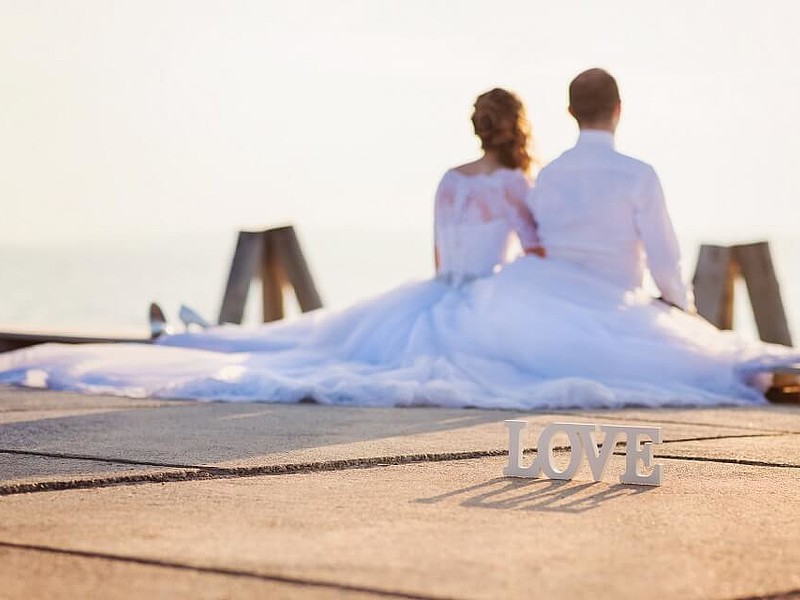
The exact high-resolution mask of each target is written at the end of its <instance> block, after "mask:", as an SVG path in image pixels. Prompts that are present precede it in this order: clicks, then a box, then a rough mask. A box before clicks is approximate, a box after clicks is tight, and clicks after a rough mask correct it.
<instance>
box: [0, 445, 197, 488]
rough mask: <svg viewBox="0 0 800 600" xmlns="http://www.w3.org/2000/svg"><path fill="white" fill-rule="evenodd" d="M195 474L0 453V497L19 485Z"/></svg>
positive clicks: (157, 477)
mask: <svg viewBox="0 0 800 600" xmlns="http://www.w3.org/2000/svg"><path fill="white" fill-rule="evenodd" d="M196 471H197V469H178V468H169V467H160V466H159V467H156V466H150V467H147V466H143V465H131V464H122V463H111V462H107V461H94V460H80V459H70V458H57V457H50V456H24V455H23V456H20V455H14V454H8V453H3V452H0V495H3V494H5V493H10V492H13V491H14V490H15V488H16V487H18V486H26V487H29V486H30V485H33V484H36V485H40V484H45V483H52V482H63V483H75V482H92V481H94V482H96V481H99V480H104V479H108V478H111V477H114V478H125V479H127V480H134V479H141V480H148V479H149V480H150V481H155V480H156V479H165V478H167V477H166V476H167V475H168V474H173V475H174V474H178V473H186V472H189V473H192V472H196ZM56 487H57V486H56Z"/></svg>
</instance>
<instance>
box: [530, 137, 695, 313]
mask: <svg viewBox="0 0 800 600" xmlns="http://www.w3.org/2000/svg"><path fill="white" fill-rule="evenodd" d="M528 204H529V206H530V208H531V211H532V212H533V215H534V218H535V219H536V221H537V222H538V225H539V238H540V240H541V243H542V245H543V246H544V247H545V249H546V251H547V256H548V257H552V258H556V259H561V260H565V261H569V262H571V263H576V264H579V265H581V266H583V267H584V268H586V269H588V270H589V271H591V272H593V273H595V274H597V275H599V276H601V277H603V278H604V279H606V280H607V281H611V282H613V283H615V284H617V285H621V286H624V287H625V288H626V289H635V288H638V287H641V285H642V282H643V277H644V270H645V266H647V268H649V269H650V273H651V275H652V277H653V280H654V281H655V283H656V285H657V286H658V289H659V290H660V291H661V294H662V295H663V297H664V299H665V300H668V301H669V302H672V303H673V304H676V305H677V306H679V307H681V308H683V309H690V308H694V298H693V295H692V291H691V288H690V287H689V286H688V285H686V283H685V282H684V281H683V279H682V277H681V272H680V249H679V247H678V241H677V239H676V237H675V231H674V229H673V227H672V222H671V221H670V218H669V214H668V213H667V208H666V204H665V201H664V193H663V191H662V190H661V183H660V182H659V180H658V176H657V175H656V172H655V170H654V169H653V167H651V166H650V165H648V164H646V163H644V162H642V161H639V160H636V159H635V158H631V157H629V156H625V155H624V154H620V153H619V152H617V151H616V150H615V149H614V136H613V135H612V134H611V133H609V132H606V131H600V130H583V131H581V133H580V136H579V137H578V142H577V144H576V145H575V147H574V148H571V149H569V150H567V151H566V152H564V153H563V154H562V155H561V156H559V157H558V158H557V159H556V160H554V161H553V162H551V163H550V164H549V165H547V166H546V167H545V168H544V169H542V171H541V173H539V176H538V177H537V179H536V186H535V187H534V189H533V190H532V191H531V193H530V195H529V197H528Z"/></svg>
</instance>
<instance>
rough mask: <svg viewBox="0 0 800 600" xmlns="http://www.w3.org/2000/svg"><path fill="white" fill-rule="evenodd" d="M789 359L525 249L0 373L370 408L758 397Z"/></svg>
mask: <svg viewBox="0 0 800 600" xmlns="http://www.w3.org/2000/svg"><path fill="white" fill-rule="evenodd" d="M798 361H800V352H798V351H797V350H795V349H792V348H786V347H783V346H777V345H771V344H764V343H752V342H746V341H744V340H743V339H742V338H740V337H739V336H738V335H736V334H735V333H733V332H720V331H718V330H717V329H716V328H714V327H713V326H711V325H709V324H708V323H707V322H706V321H704V320H703V319H702V318H700V317H696V316H691V315H687V314H685V313H682V312H681V311H678V310H676V309H672V308H669V307H667V306H666V305H663V304H661V303H658V302H655V301H653V300H652V298H650V297H648V296H646V295H645V294H644V293H642V292H631V291H626V290H621V289H619V288H616V287H614V286H611V285H609V284H607V283H605V282H603V281H600V280H598V279H596V278H594V277H592V276H590V275H589V274H587V273H585V272H583V271H581V270H580V269H578V268H576V267H573V266H571V265H568V264H563V263H559V262H557V261H554V260H549V259H548V260H542V259H539V258H537V257H528V258H524V259H520V260H518V261H516V262H515V263H513V264H511V265H509V266H507V267H506V268H505V269H504V270H503V271H501V272H500V273H498V274H496V275H493V276H491V277H486V278H482V279H476V280H474V281H471V282H468V283H463V284H461V285H451V284H448V283H446V282H443V281H440V280H435V279H434V280H429V281H422V282H416V283H410V284H407V285H404V286H401V287H399V288H396V289H394V290H392V291H390V292H388V293H386V294H383V295H381V296H378V297H376V298H373V299H370V300H368V301H365V302H362V303H360V304H357V305H355V306H352V307H350V308H348V309H346V310H343V311H337V312H326V311H317V312H315V313H311V314H308V315H304V316H303V317H301V318H299V319H297V320H295V321H292V322H285V323H276V324H268V325H263V326H259V327H249V328H248V327H239V326H221V327H216V328H212V329H209V330H206V331H203V332H199V333H188V334H183V335H176V336H171V337H167V338H164V339H162V340H160V342H159V343H158V344H155V345H147V344H102V345H99V344H98V345H82V346H65V345H57V344H48V345H43V346H38V347H33V348H29V349H24V350H19V351H15V352H10V353H5V354H0V383H7V384H15V385H25V386H32V387H48V388H52V389H61V390H73V391H79V392H86V393H107V394H109V393H110V394H119V395H127V396H136V397H155V398H181V399H184V398H194V399H204V400H227V401H235V400H260V401H267V402H298V401H301V400H313V401H316V402H321V403H330V404H347V405H370V406H398V405H438V406H453V407H456V406H474V407H482V408H519V409H540V408H576V407H586V408H590V407H591V408H596V407H620V406H699V405H719V404H753V403H761V402H764V398H763V395H762V393H761V388H760V386H761V384H762V383H763V380H764V376H765V374H768V372H769V370H770V369H771V368H773V367H775V366H778V365H784V364H791V363H795V362H798Z"/></svg>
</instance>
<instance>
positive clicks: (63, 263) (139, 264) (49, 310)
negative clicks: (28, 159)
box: [0, 231, 800, 341]
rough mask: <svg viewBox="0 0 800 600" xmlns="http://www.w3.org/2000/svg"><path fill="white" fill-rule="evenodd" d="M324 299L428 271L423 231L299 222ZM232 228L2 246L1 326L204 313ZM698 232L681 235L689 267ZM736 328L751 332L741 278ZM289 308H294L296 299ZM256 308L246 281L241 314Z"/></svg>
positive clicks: (799, 259) (789, 275)
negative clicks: (327, 227) (309, 227)
mask: <svg viewBox="0 0 800 600" xmlns="http://www.w3.org/2000/svg"><path fill="white" fill-rule="evenodd" d="M300 235H301V243H302V244H303V247H304V250H305V252H306V256H307V258H308V260H309V263H310V266H311V269H312V272H313V274H314V277H315V279H316V281H317V285H318V287H319V290H320V293H321V295H322V296H323V301H324V302H325V304H326V306H332V307H341V306H346V305H348V304H350V303H352V302H355V301H357V300H359V299H362V298H365V297H369V296H371V295H373V294H377V293H380V292H381V291H383V290H386V289H389V288H391V287H393V286H395V285H398V284H400V283H402V282H404V281H407V280H409V279H420V278H425V277H428V276H429V275H430V274H431V272H432V265H431V263H432V258H431V249H430V243H431V242H430V236H429V234H428V233H427V232H412V233H409V232H397V231H380V232H363V231H349V232H344V231H338V232H330V231H324V232H305V233H304V232H302V231H301V232H300ZM770 243H771V246H772V253H773V260H774V262H775V265H776V269H777V271H778V276H779V280H780V282H781V288H782V293H783V301H784V305H785V307H786V310H787V315H788V318H789V325H790V329H791V331H792V334H793V336H794V339H795V341H797V339H798V338H797V336H798V335H800V278H799V277H798V276H799V275H800V238H793V239H785V238H784V239H774V240H771V241H770ZM234 245H235V235H234V234H230V235H206V236H203V237H199V236H195V237H181V238H173V239H164V238H154V239H150V240H147V241H146V242H116V243H78V244H61V245H53V246H50V247H35V248H25V247H3V246H0V328H2V327H9V326H12V327H14V328H37V329H68V330H74V329H77V330H85V331H99V332H102V331H115V332H117V331H125V332H129V333H141V334H144V333H145V332H146V330H147V328H146V315H147V307H148V305H149V303H150V302H151V301H153V300H156V301H158V302H159V303H160V304H161V305H162V307H163V308H164V310H165V312H167V314H168V316H169V317H170V318H171V319H175V318H176V317H174V316H173V315H176V314H177V310H178V307H179V305H180V304H181V303H182V302H183V303H186V304H188V305H190V306H192V307H193V308H195V309H196V310H198V311H199V312H200V313H201V314H203V315H206V316H207V317H208V318H209V319H211V320H216V317H217V315H218V313H219V307H220V302H221V300H222V292H223V290H224V287H225V282H226V279H227V274H228V268H229V264H230V260H231V257H232V254H233V249H234ZM697 247H698V242H697V241H696V240H683V241H682V248H683V252H684V255H685V263H686V268H687V271H688V272H691V271H692V270H693V268H694V263H695V259H696V256H697ZM737 296H738V297H737V305H736V317H735V318H736V328H737V329H739V330H740V331H742V333H744V334H745V335H748V336H749V337H755V328H754V325H753V321H752V317H751V315H750V312H749V306H748V305H747V298H746V291H745V290H744V289H743V286H740V287H739V288H738V290H737ZM290 308H291V309H292V310H294V311H296V308H294V307H291V306H290ZM259 317H260V312H259V304H258V289H257V287H254V288H253V290H252V292H251V295H250V302H249V304H248V308H247V311H246V316H245V322H257V320H258V318H259Z"/></svg>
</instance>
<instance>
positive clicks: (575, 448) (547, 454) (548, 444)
mask: <svg viewBox="0 0 800 600" xmlns="http://www.w3.org/2000/svg"><path fill="white" fill-rule="evenodd" d="M559 431H563V432H564V433H566V434H567V437H568V438H569V445H570V459H569V464H568V465H567V467H566V468H565V469H564V470H563V471H559V470H557V469H556V468H555V466H554V465H553V461H554V459H555V457H554V456H553V437H554V436H555V434H556V433H558V432H559ZM537 459H539V461H540V462H539V464H540V466H541V468H542V471H543V472H544V474H545V475H547V476H548V477H550V478H551V479H572V478H573V477H574V476H575V473H577V472H578V469H579V468H580V466H581V461H582V460H583V443H582V442H581V438H580V435H578V429H577V428H575V427H573V426H572V425H570V424H569V423H552V424H550V425H548V426H547V427H545V428H544V429H543V430H542V433H541V435H540V436H539V444H538V456H537Z"/></svg>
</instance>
